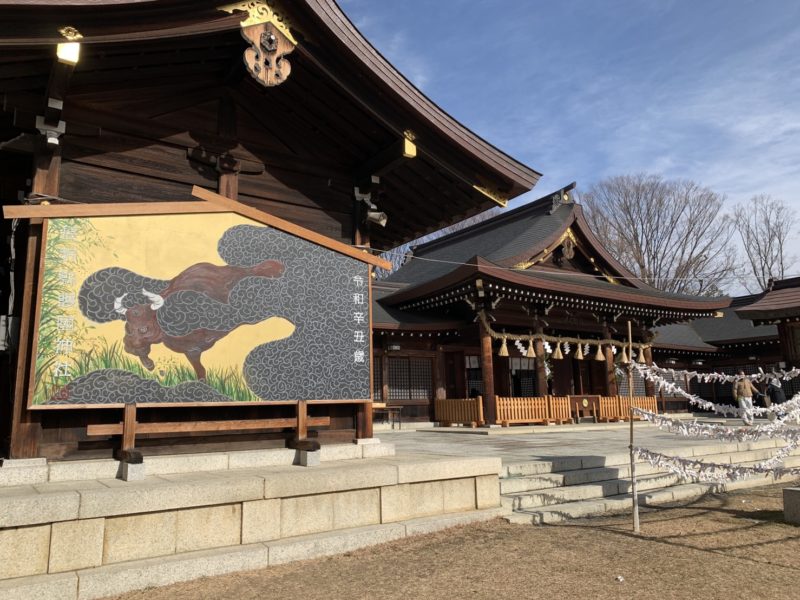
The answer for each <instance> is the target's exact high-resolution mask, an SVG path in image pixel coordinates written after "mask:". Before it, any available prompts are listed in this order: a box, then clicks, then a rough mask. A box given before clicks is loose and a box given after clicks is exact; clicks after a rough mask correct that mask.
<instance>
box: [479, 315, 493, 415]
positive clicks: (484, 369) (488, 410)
mask: <svg viewBox="0 0 800 600" xmlns="http://www.w3.org/2000/svg"><path fill="white" fill-rule="evenodd" d="M479 334H480V338H481V374H482V376H483V414H484V417H485V419H486V422H487V423H488V424H490V425H494V424H495V423H496V422H497V410H496V402H497V401H496V399H495V394H494V361H493V356H492V336H491V335H490V334H489V331H488V330H487V329H486V327H485V326H484V324H483V322H481V323H480V324H479Z"/></svg>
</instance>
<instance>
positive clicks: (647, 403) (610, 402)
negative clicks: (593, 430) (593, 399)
mask: <svg viewBox="0 0 800 600" xmlns="http://www.w3.org/2000/svg"><path fill="white" fill-rule="evenodd" d="M631 405H633V406H634V407H636V408H643V409H644V410H649V411H651V412H655V413H657V412H658V403H657V400H656V397H655V396H634V397H633V398H631V397H630V396H601V397H600V399H599V401H598V404H597V414H596V415H595V416H596V417H597V420H598V421H627V420H628V419H630V415H631ZM633 418H634V419H635V420H637V421H639V420H641V417H633Z"/></svg>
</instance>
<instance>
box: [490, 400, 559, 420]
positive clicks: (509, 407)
mask: <svg viewBox="0 0 800 600" xmlns="http://www.w3.org/2000/svg"><path fill="white" fill-rule="evenodd" d="M549 421H550V411H549V410H548V409H547V398H546V397H544V396H538V397H528V398H501V397H498V398H497V422H498V423H500V424H501V425H503V426H504V427H507V426H508V425H509V423H547V422H549Z"/></svg>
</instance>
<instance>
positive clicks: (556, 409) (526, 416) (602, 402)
mask: <svg viewBox="0 0 800 600" xmlns="http://www.w3.org/2000/svg"><path fill="white" fill-rule="evenodd" d="M496 401H497V422H498V423H499V424H501V425H502V426H503V427H508V426H509V425H511V424H515V423H531V424H533V423H559V424H563V423H570V422H572V414H571V409H570V397H569V396H532V397H523V398H505V397H501V396H498V397H497V398H496ZM631 402H632V403H633V406H635V407H637V408H643V409H645V410H649V411H652V412H658V405H657V401H656V398H655V396H634V397H633V399H631V398H629V397H628V396H600V397H599V398H597V400H596V402H595V401H593V402H592V413H593V415H594V417H595V419H596V420H597V421H606V422H610V421H627V420H628V419H629V418H630V408H631ZM434 414H435V419H436V420H437V421H438V422H439V423H440V424H441V425H442V426H443V427H447V426H449V425H454V424H461V425H469V426H470V427H477V426H479V425H483V424H484V423H485V421H484V418H483V398H482V397H481V396H478V397H477V398H465V399H462V398H446V399H439V400H434ZM634 419H637V420H638V419H640V417H634Z"/></svg>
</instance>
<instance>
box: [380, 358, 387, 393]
mask: <svg viewBox="0 0 800 600" xmlns="http://www.w3.org/2000/svg"><path fill="white" fill-rule="evenodd" d="M381 402H389V358H388V357H387V356H386V355H385V354H381Z"/></svg>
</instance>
